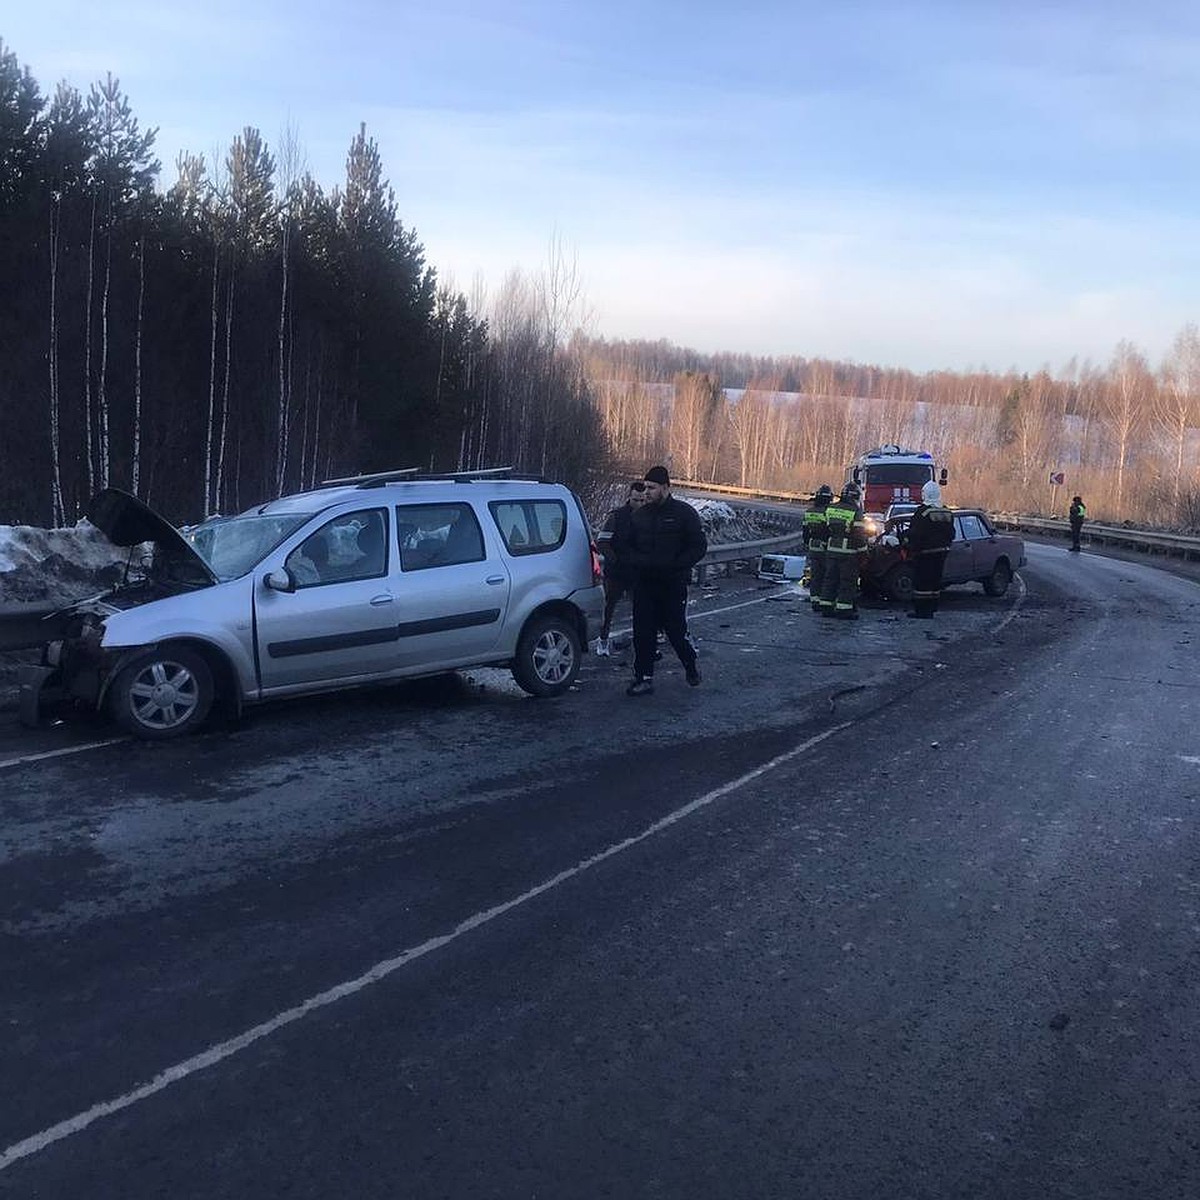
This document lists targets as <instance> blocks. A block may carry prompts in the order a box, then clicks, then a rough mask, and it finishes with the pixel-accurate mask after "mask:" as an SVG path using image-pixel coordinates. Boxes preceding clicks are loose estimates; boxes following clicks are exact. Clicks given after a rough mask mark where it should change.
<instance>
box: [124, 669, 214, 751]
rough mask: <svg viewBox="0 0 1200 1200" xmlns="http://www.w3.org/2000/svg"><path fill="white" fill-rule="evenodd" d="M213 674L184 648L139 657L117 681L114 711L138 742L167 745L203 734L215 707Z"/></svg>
mask: <svg viewBox="0 0 1200 1200" xmlns="http://www.w3.org/2000/svg"><path fill="white" fill-rule="evenodd" d="M213 694H214V687H213V676H212V670H211V668H210V667H209V665H208V663H207V662H205V660H204V658H203V657H202V656H201V655H200V654H197V653H196V651H194V650H188V649H187V648H186V647H183V646H176V647H172V646H165V647H163V648H162V649H161V650H150V651H147V652H146V653H145V654H141V655H138V657H137V658H135V659H134V660H133V661H132V662H131V663H129V665H128V666H126V667H124V668H123V669H122V671H121V673H120V674H119V675H118V676H117V678H116V680H115V681H114V682H113V685H112V687H111V689H110V690H109V694H108V696H109V707H110V709H111V711H112V715H113V716H114V717H115V718H116V720H117V723H118V724H119V725H120V726H121V727H122V728H123V729H125V730H126V731H127V732H129V733H132V734H133V735H134V737H139V738H148V739H150V740H154V741H165V740H166V739H168V738H175V737H181V736H183V735H184V734H185V733H191V732H192V731H193V730H195V729H198V728H199V727H200V726H201V725H202V724H203V723H204V720H205V718H206V717H207V716H208V713H209V710H210V709H211V708H212V702H213Z"/></svg>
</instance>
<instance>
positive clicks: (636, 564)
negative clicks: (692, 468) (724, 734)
mask: <svg viewBox="0 0 1200 1200" xmlns="http://www.w3.org/2000/svg"><path fill="white" fill-rule="evenodd" d="M645 483H646V503H645V504H643V505H642V507H641V508H639V509H638V510H637V511H636V512H634V513H633V514H632V515H631V517H630V520H629V522H628V525H627V528H626V529H624V530H620V531H615V532H614V534H613V549H614V551H615V553H616V557H617V559H618V561H620V562H621V563H622V565H628V567H629V570H630V572H631V573H632V576H633V683H631V684H630V685H629V687H628V688H627V689H626V692H625V694H626V695H628V696H644V695H646V694H647V693H649V692H652V691H654V643H655V641H656V640H657V634H658V630H659V629H661V630H662V631H663V633H665V634H666V635H667V641H669V642H670V643H671V646H672V648H673V649H674V651H675V653H676V654H677V655H679V661H680V662H681V663H682V664H683V670H684V674H685V675H686V676H687V681H688V683H690V684H691V685H692V687H696V686H697V685H698V684H699V683H700V671H699V670H698V669H697V667H696V651H695V648H694V647H693V646H692V644H691V642H690V641H688V636H687V589H688V578H689V576H690V574H691V570H692V568H693V567H694V566H695V565H696V564H697V563H698V562H699V561H700V560H701V559H702V558H703V557H704V555H705V554H706V553H707V552H708V540H707V539H706V538H705V536H704V530H703V528H702V527H701V525H700V515H699V514H698V513H697V512H696V510H695V509H694V508H693V507H692V506H691V505H690V504H685V503H684V502H683V501H682V500H676V499H675V498H674V497H673V496H672V495H671V478H670V476H669V475H668V474H667V469H666V467H651V468H650V470H648V471H647V472H646V479H645Z"/></svg>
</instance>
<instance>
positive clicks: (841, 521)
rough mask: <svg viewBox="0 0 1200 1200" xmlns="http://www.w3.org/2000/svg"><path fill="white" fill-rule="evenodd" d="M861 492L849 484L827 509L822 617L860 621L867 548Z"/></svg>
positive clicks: (855, 485)
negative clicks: (862, 556)
mask: <svg viewBox="0 0 1200 1200" xmlns="http://www.w3.org/2000/svg"><path fill="white" fill-rule="evenodd" d="M861 495H862V491H861V489H860V488H859V486H858V484H857V483H847V484H846V485H845V486H844V487H843V488H842V494H841V496H840V497H839V498H838V499H837V500H835V501H834V502H833V503H832V504H830V505H829V507H828V508H826V509H825V528H826V530H827V536H826V541H825V579H824V581H823V582H822V584H821V604H820V608H819V610H818V611H819V612H820V614H821V615H822V616H823V617H841V618H842V620H844V621H857V620H858V556H859V553H860V552H861V551H863V550H865V549H866V548H867V527H866V523H865V521H864V519H863V510H862V509H861V508H860V507H859V503H858V501H859V497H860V496H861Z"/></svg>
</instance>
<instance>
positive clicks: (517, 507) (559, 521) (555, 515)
mask: <svg viewBox="0 0 1200 1200" xmlns="http://www.w3.org/2000/svg"><path fill="white" fill-rule="evenodd" d="M488 507H489V508H490V509H491V511H492V519H493V520H494V521H495V522H496V528H497V529H498V530H499V531H500V536H501V537H502V538H503V539H504V545H505V547H506V548H507V550H508V552H509V553H510V554H545V553H546V552H547V551H550V550H557V549H558V548H559V546H561V545H562V544H563V542H564V541H565V540H566V536H567V506H566V505H565V504H564V503H563V502H562V501H561V500H493V501H492V502H491V504H489V505H488Z"/></svg>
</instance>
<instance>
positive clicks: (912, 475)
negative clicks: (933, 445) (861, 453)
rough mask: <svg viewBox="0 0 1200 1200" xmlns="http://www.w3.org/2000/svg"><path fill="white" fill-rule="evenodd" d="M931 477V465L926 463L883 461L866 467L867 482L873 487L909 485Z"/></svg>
mask: <svg viewBox="0 0 1200 1200" xmlns="http://www.w3.org/2000/svg"><path fill="white" fill-rule="evenodd" d="M932 478H933V467H932V466H931V465H930V464H928V463H883V464H881V465H879V466H869V467H868V468H867V483H869V484H870V485H871V486H873V487H878V486H879V485H880V484H882V485H883V486H885V487H896V486H898V485H902V484H906V485H908V486H909V487H911V486H912V485H913V484H914V483H915V484H918V485H920V484H922V483H925V482H926V480H929V479H932Z"/></svg>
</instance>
